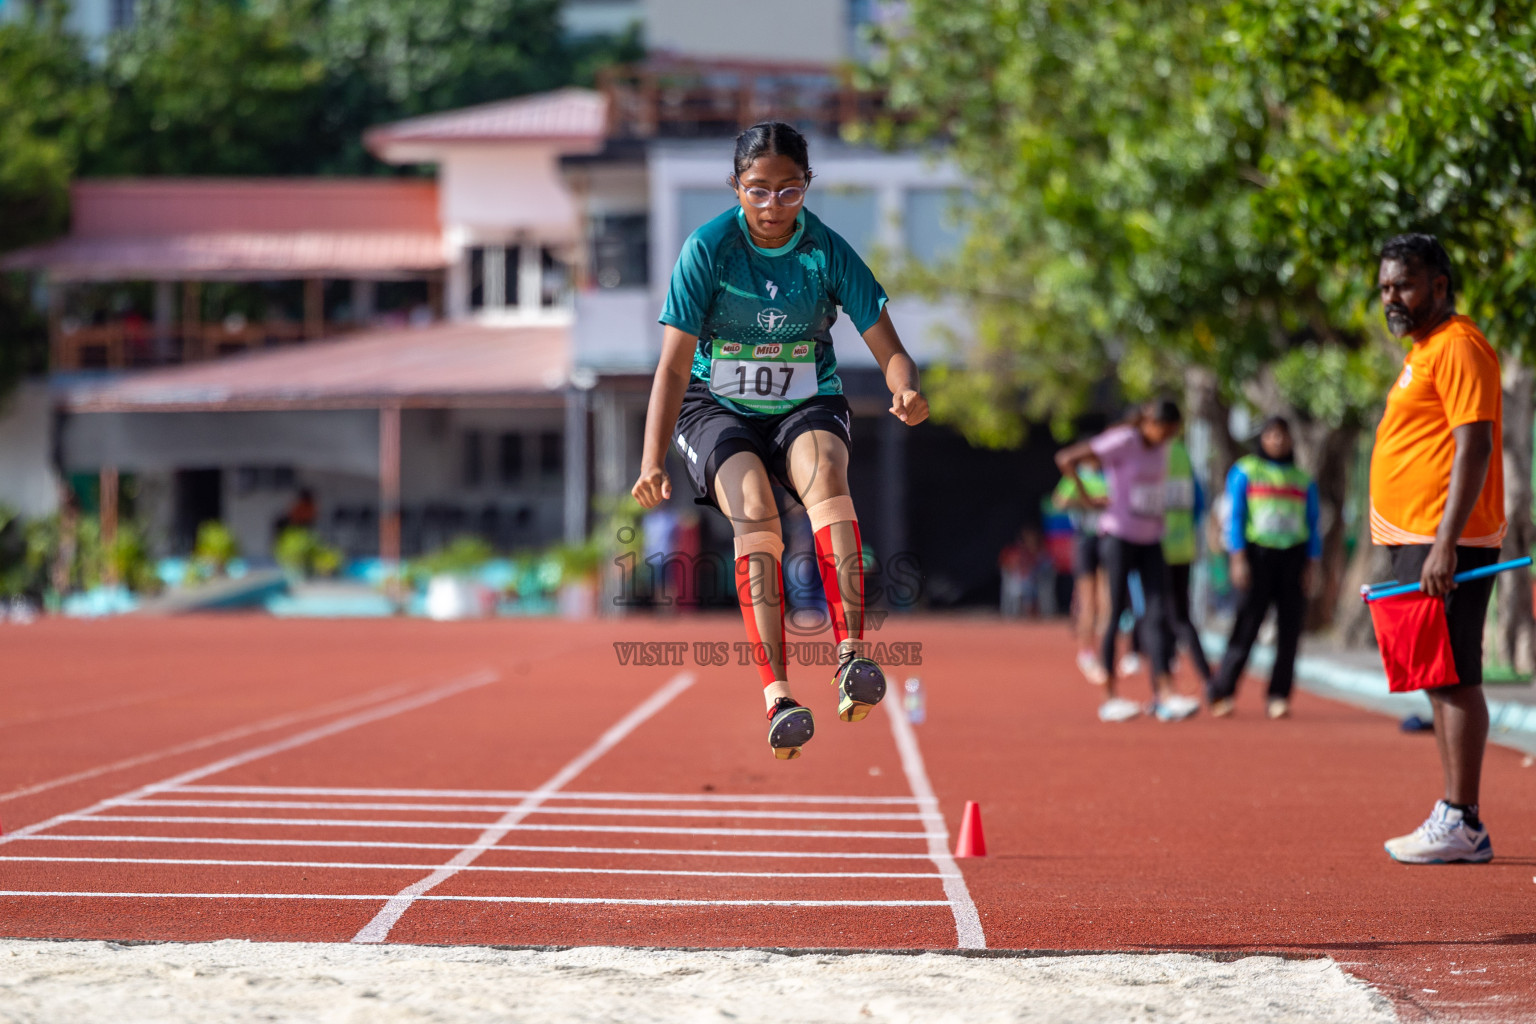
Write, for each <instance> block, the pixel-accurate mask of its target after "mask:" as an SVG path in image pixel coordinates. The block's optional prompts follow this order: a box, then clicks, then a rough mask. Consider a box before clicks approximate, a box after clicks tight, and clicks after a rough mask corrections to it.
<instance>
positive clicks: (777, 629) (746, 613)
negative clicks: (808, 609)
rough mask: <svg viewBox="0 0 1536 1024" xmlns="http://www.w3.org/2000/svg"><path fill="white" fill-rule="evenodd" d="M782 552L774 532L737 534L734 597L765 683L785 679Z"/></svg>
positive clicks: (768, 684)
mask: <svg viewBox="0 0 1536 1024" xmlns="http://www.w3.org/2000/svg"><path fill="white" fill-rule="evenodd" d="M783 556H784V542H783V540H782V539H781V538H780V537H779V535H778V534H776V533H768V532H766V531H763V532H759V533H749V534H744V535H742V536H740V537H737V538H736V600H737V603H739V604H740V605H741V619H742V622H743V623H745V624H746V627H747V639H748V640H749V641H750V642H751V644H752V653H753V658H754V660H755V661H756V662H757V671H758V675H760V676H761V677H762V680H763V685H764V686H765V687H766V686H771V685H773V684H774V683H776V682H781V681H787V679H788V677H787V674H786V673H785V671H784V567H783V564H782V559H783ZM754 562H756V563H757V564H756V565H755V566H754V564H753V563H754Z"/></svg>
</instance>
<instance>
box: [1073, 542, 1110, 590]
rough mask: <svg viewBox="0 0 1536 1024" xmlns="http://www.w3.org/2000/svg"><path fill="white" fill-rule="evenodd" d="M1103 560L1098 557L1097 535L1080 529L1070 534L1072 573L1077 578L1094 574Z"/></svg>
mask: <svg viewBox="0 0 1536 1024" xmlns="http://www.w3.org/2000/svg"><path fill="white" fill-rule="evenodd" d="M1102 565H1103V562H1102V561H1101V560H1100V558H1099V535H1098V534H1096V533H1084V532H1083V531H1081V530H1078V531H1076V532H1075V533H1073V534H1072V575H1073V576H1076V577H1077V578H1078V579H1082V578H1083V577H1084V576H1093V575H1096V574H1097V573H1098V571H1099V569H1100V568H1101V567H1102Z"/></svg>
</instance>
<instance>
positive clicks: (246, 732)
mask: <svg viewBox="0 0 1536 1024" xmlns="http://www.w3.org/2000/svg"><path fill="white" fill-rule="evenodd" d="M410 688H411V685H410V684H409V683H391V684H390V685H389V686H381V687H379V688H378V689H376V690H369V691H368V692H367V693H363V694H359V695H357V696H356V697H348V698H346V699H344V700H338V701H332V702H330V703H328V704H322V705H321V706H319V707H317V708H310V709H309V710H306V711H291V712H289V713H288V714H285V715H278V716H276V717H275V718H268V719H265V720H264V721H260V722H255V723H253V724H251V725H242V726H238V727H236V728H234V729H226V730H224V731H223V732H216V733H213V734H212V735H210V736H204V737H202V738H201V739H195V740H190V741H188V742H186V743H178V744H176V745H175V746H172V747H162V748H161V749H159V750H152V751H149V752H148V753H145V754H137V755H135V756H133V757H125V758H123V759H122V760H121V761H113V762H112V763H111V764H103V765H97V766H96V767H95V768H87V769H85V770H83V771H78V772H73V773H71V774H69V775H61V776H60V777H58V778H56V779H49V780H47V781H46V782H36V783H33V784H32V785H30V786H22V787H20V788H18V789H13V790H10V791H9V792H6V793H0V803H4V802H5V801H7V800H18V799H20V798H21V797H24V796H32V795H33V794H35V793H43V792H46V791H48V790H50V789H57V788H58V787H59V786H67V785H69V784H70V783H74V782H84V781H85V780H86V779H94V778H96V777H98V776H101V775H109V774H111V773H112V772H120V771H124V770H125V769H128V768H136V767H138V766H139V765H141V764H149V763H150V762H151V761H161V760H164V759H165V758H167V757H175V756H176V755H177V754H190V753H191V752H192V751H194V750H205V749H207V748H208V747H214V746H218V745H219V744H220V743H230V742H232V741H234V740H239V739H244V738H245V737H247V736H254V735H256V734H257V733H263V732H271V731H272V730H273V729H281V728H282V727H283V726H285V725H296V724H298V723H299V722H307V721H309V720H311V719H315V718H324V717H325V716H326V715H333V714H340V713H341V712H343V711H351V710H353V709H354V708H358V707H364V706H366V705H369V704H376V703H378V702H380V701H385V700H389V699H390V698H392V697H397V696H399V695H400V694H402V693H406V692H407V691H409V690H410Z"/></svg>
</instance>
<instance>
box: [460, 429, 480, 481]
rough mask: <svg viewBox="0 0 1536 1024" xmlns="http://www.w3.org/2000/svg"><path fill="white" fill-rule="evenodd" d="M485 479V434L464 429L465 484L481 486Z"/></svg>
mask: <svg viewBox="0 0 1536 1024" xmlns="http://www.w3.org/2000/svg"><path fill="white" fill-rule="evenodd" d="M484 480H485V435H483V434H481V433H480V431H478V430H466V431H464V486H465V487H479V486H480V484H481V483H482V482H483V481H484Z"/></svg>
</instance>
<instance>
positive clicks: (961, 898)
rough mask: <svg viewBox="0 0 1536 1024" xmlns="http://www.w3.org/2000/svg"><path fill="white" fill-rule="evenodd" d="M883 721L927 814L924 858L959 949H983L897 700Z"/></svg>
mask: <svg viewBox="0 0 1536 1024" xmlns="http://www.w3.org/2000/svg"><path fill="white" fill-rule="evenodd" d="M885 710H886V718H888V719H889V720H890V723H891V735H892V736H893V737H895V739H896V749H897V751H898V752H900V754H901V769H902V771H904V772H906V775H907V785H909V786H911V787H912V795H913V796H915V797H917V806H918V807H919V808H920V809H921V810H923V811H924V812H926V813H928V814H931V815H932V817H930V818H928V819H927V820H926V822H925V828H926V829H927V832H928V858H929V859H930V860H932V861H933V866H934V867H936V868H938V869H939V874H940V875H942V876H943V877H944V895H945V896H947V897H948V898H949V908H950V912H951V913H952V914H953V915H954V918H955V936H956V939H957V940H958V945H959V947H960V948H961V949H986V948H987V936H986V933H985V932H984V931H982V928H981V917H980V916H979V915H978V914H977V913H976V904H975V903H974V902H972V900H971V891H970V889H968V888H967V887H966V884H965V876H964V875H962V874H961V873H960V865H958V864H956V863H955V858H954V857H953V856H952V855H951V854H950V852H949V829H947V828H945V827H944V819H943V818H942V817H940V816H939V813H938V811H939V801H938V798H937V797H935V796H934V795H933V785H932V783H930V782H929V781H928V769H927V767H926V766H924V764H923V752H922V751H921V750H919V749H918V746H917V736H916V735H915V734H914V733H913V732H912V723H911V722H909V721H907V715H906V712H905V711H904V710H903V709H902V707H901V703H900V701H894V700H890V701H886V702H885Z"/></svg>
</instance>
